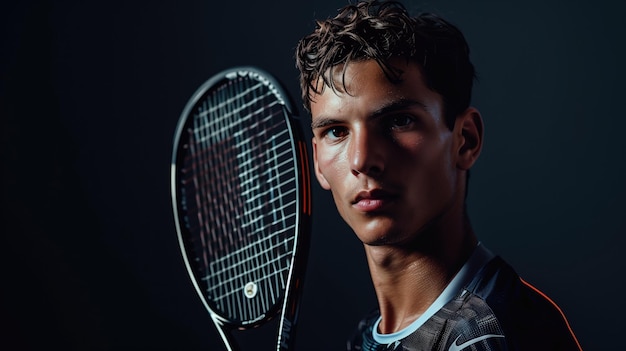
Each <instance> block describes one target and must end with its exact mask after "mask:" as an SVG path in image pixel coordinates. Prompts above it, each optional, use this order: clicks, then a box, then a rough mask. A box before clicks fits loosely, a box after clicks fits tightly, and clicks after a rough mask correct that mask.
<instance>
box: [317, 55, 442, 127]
mask: <svg viewBox="0 0 626 351" xmlns="http://www.w3.org/2000/svg"><path fill="white" fill-rule="evenodd" d="M390 64H391V66H392V67H393V68H394V69H396V70H398V72H399V75H398V76H399V78H400V80H399V81H394V82H392V81H391V80H390V78H389V77H387V75H386V74H385V72H383V70H382V68H381V67H380V65H379V64H378V63H377V62H376V61H374V60H367V61H353V62H350V63H349V64H347V66H345V67H344V66H335V67H334V68H333V69H331V70H330V71H329V72H327V73H326V74H327V79H332V80H333V83H334V87H333V88H331V87H329V86H328V85H323V84H324V82H323V80H322V79H321V78H320V80H319V81H318V85H319V86H323V89H321V91H320V92H319V93H313V94H312V95H311V116H312V118H313V119H315V118H317V117H318V116H332V117H338V116H342V115H348V114H350V115H355V114H361V113H362V114H371V113H372V112H373V111H377V110H379V109H381V108H383V107H384V106H387V105H390V104H393V103H394V102H397V101H415V102H417V103H419V104H420V105H423V106H424V108H425V109H427V110H430V112H432V113H438V112H440V110H441V102H442V98H441V96H440V95H439V94H438V93H436V92H434V91H432V90H430V89H429V88H428V87H427V86H426V84H425V81H424V78H423V76H422V73H421V69H420V66H419V65H418V64H417V63H414V62H410V61H407V60H405V59H401V58H397V59H393V60H392V61H390Z"/></svg>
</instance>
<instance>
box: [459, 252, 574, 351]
mask: <svg viewBox="0 0 626 351" xmlns="http://www.w3.org/2000/svg"><path fill="white" fill-rule="evenodd" d="M468 290H470V291H471V292H472V294H475V295H476V296H478V297H480V298H481V299H482V300H484V301H485V302H486V303H487V305H488V306H489V307H490V308H491V309H492V310H493V313H494V314H495V316H496V317H497V319H498V321H499V322H500V324H501V325H502V329H503V330H504V333H505V334H506V336H507V341H508V343H512V342H513V343H514V344H516V345H521V346H520V347H519V349H534V350H544V349H545V350H553V349H554V350H557V349H558V350H580V346H579V344H578V341H577V340H576V337H575V335H574V333H573V332H572V329H571V327H570V325H569V322H568V321H567V319H566V317H565V314H564V313H563V311H562V310H561V308H560V307H559V306H558V305H557V304H556V303H555V302H554V301H553V300H552V299H550V298H549V297H548V296H547V295H546V294H544V293H542V292H541V291H540V290H539V289H537V288H535V287H534V286H532V285H531V284H529V283H527V282H526V281H524V280H523V279H521V278H520V277H519V276H518V274H517V273H516V272H515V270H514V269H513V268H512V267H511V266H510V265H508V264H507V263H506V262H504V260H502V259H501V258H500V257H495V258H494V259H493V260H491V261H490V262H489V263H488V264H487V265H486V266H485V267H484V268H483V269H482V270H481V271H480V272H479V273H478V274H477V276H476V277H475V278H474V280H473V281H472V283H471V284H470V285H469V286H468Z"/></svg>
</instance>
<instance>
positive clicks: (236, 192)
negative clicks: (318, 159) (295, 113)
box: [185, 78, 297, 320]
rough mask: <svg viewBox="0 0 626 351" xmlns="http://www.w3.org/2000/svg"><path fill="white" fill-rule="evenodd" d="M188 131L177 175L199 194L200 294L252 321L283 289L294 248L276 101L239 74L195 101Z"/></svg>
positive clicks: (290, 180)
mask: <svg viewBox="0 0 626 351" xmlns="http://www.w3.org/2000/svg"><path fill="white" fill-rule="evenodd" d="M188 132H189V133H190V137H189V138H190V143H189V155H188V160H186V164H188V165H187V168H188V171H187V173H189V174H190V177H191V179H185V181H186V183H187V184H189V186H190V187H193V188H195V189H197V190H196V191H195V193H196V194H199V195H197V196H195V198H194V199H193V202H194V203H195V204H196V206H197V208H198V209H199V210H198V211H197V213H198V216H197V218H195V219H194V221H195V222H196V223H195V226H196V227H197V228H198V229H199V231H198V232H199V235H197V238H194V239H193V240H194V246H196V248H197V250H196V251H197V253H198V254H199V255H198V256H199V258H198V260H197V261H198V264H199V266H200V269H201V270H202V271H203V272H204V273H205V275H204V277H203V278H202V280H203V281H205V282H206V287H205V288H206V293H207V295H208V296H209V297H210V298H211V300H213V301H215V303H216V305H217V307H218V309H219V310H220V311H223V312H224V313H225V314H226V315H227V316H229V317H231V318H232V319H236V320H253V319H254V318H258V317H259V316H261V315H263V314H264V313H266V312H267V311H268V310H269V309H270V308H272V306H274V305H275V303H276V301H277V300H278V299H279V298H280V296H281V295H282V294H283V291H284V289H285V286H286V277H287V274H288V270H289V267H290V259H291V252H292V250H293V246H294V234H293V232H294V230H295V226H296V222H297V216H296V210H295V209H296V208H297V190H296V184H295V179H294V175H295V173H296V172H295V165H294V161H293V151H292V148H293V145H292V144H291V142H290V135H289V127H288V126H287V125H286V121H285V118H284V111H283V107H282V105H280V104H278V103H277V101H276V98H275V97H274V96H273V93H272V92H271V91H269V89H267V87H266V86H265V85H263V84H260V83H259V82H257V81H253V80H250V79H244V78H239V79H237V80H233V81H229V83H228V84H226V85H225V86H222V87H221V88H219V89H217V90H216V91H214V92H212V93H211V94H209V95H208V96H207V97H206V98H205V99H204V101H203V102H202V103H201V104H199V106H198V110H197V114H196V115H195V116H194V123H193V127H192V128H189V131H188ZM191 174H193V176H191ZM191 190H192V189H190V193H193V192H191ZM250 284H252V285H250ZM250 286H252V287H254V289H253V290H256V293H252V292H250V293H249V294H248V292H247V291H251V290H247V289H248V288H247V287H250Z"/></svg>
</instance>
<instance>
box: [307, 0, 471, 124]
mask: <svg viewBox="0 0 626 351" xmlns="http://www.w3.org/2000/svg"><path fill="white" fill-rule="evenodd" d="M392 57H404V58H406V59H408V60H410V61H413V62H416V63H417V64H419V66H420V67H421V69H422V73H423V76H424V79H425V83H426V85H427V87H428V88H430V89H431V90H433V91H435V92H437V93H439V94H441V95H442V97H443V100H444V106H445V109H446V111H445V115H446V122H447V125H448V127H449V128H452V125H453V124H454V119H455V118H456V116H457V115H458V114H460V113H462V112H463V111H465V109H466V108H467V107H468V106H469V104H470V100H471V94H472V83H473V80H474V77H475V73H474V66H473V65H472V63H471V62H470V60H469V47H468V45H467V42H466V41H465V38H464V36H463V34H462V33H461V32H460V31H459V30H458V29H457V28H456V27H455V26H453V25H451V24H450V23H448V22H447V21H445V20H443V19H442V18H440V17H437V16H435V15H433V14H421V15H418V16H416V17H411V16H410V15H409V14H408V12H407V11H406V9H405V8H404V7H403V6H402V5H401V4H400V3H398V2H395V1H388V2H382V3H381V2H378V1H367V2H359V3H357V4H355V5H348V6H346V7H344V8H343V9H341V10H340V12H339V14H338V15H337V16H335V17H334V18H332V19H328V20H325V21H318V23H317V28H316V29H315V31H314V32H313V33H311V34H310V35H308V36H307V37H305V38H303V39H302V40H301V41H300V42H299V43H298V47H297V50H296V65H297V67H298V69H299V70H300V86H301V90H302V98H303V101H304V106H305V108H306V109H307V110H309V109H310V104H311V93H312V92H317V93H319V92H320V91H321V89H323V88H324V84H325V85H327V86H329V87H332V88H335V87H336V86H341V85H342V82H337V81H335V80H334V79H333V77H334V75H333V74H328V73H329V70H330V69H337V68H339V69H343V68H345V67H346V64H347V63H349V62H351V61H365V60H375V61H376V62H377V63H378V64H379V65H380V66H381V68H382V69H383V72H385V74H386V76H387V77H388V79H389V80H390V81H392V82H396V81H398V80H399V79H401V77H400V75H399V72H397V70H395V69H394V68H393V67H391V66H390V65H389V59H390V58H392ZM318 78H322V81H323V83H324V84H320V80H319V79H318Z"/></svg>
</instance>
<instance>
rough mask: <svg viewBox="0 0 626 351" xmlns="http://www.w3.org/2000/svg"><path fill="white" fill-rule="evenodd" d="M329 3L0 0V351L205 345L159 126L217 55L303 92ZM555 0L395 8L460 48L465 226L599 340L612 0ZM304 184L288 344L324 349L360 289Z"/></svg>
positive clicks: (617, 332)
mask: <svg viewBox="0 0 626 351" xmlns="http://www.w3.org/2000/svg"><path fill="white" fill-rule="evenodd" d="M344 3H345V2H344V1H342V0H332V1H330V0H324V1H310V2H295V1H286V0H283V1H273V2H258V1H223V2H212V1H208V0H205V1H187V2H182V1H180V2H174V1H171V2H168V3H166V2H153V1H143V2H129V1H119V0H109V1H90V2H83V1H77V0H69V1H35V0H30V1H19V2H18V1H8V2H7V1H5V2H3V5H0V6H1V7H0V14H1V15H0V16H1V17H0V26H1V38H2V42H1V46H0V50H1V53H0V60H1V61H0V63H1V65H0V74H1V76H0V79H1V81H0V116H1V122H0V154H1V159H0V170H1V172H0V174H1V176H2V178H1V189H2V190H1V203H2V208H1V221H0V232H1V236H0V257H1V261H0V266H1V267H2V268H1V270H0V279H1V283H0V284H1V288H0V291H1V292H0V294H1V295H0V300H1V302H0V308H1V310H0V318H1V319H2V324H3V325H4V328H3V329H2V331H1V332H0V335H1V337H0V347H2V348H5V347H4V346H6V345H18V347H15V348H16V349H44V348H45V349H54V348H61V347H62V348H64V349H67V350H88V349H106V350H126V349H146V350H154V349H168V350H169V349H176V350H196V349H204V350H221V343H220V341H219V339H218V338H217V333H216V332H215V328H214V327H213V325H212V322H211V320H210V317H209V316H208V314H207V312H206V311H205V310H204V308H203V306H202V304H201V303H200V300H199V298H198V297H197V296H196V293H195V291H194V289H193V287H192V285H191V283H190V281H189V278H188V276H187V272H186V270H185V268H184V264H183V261H182V258H181V255H180V250H179V248H178V243H177V239H176V231H175V229H174V222H173V215H172V210H171V204H170V193H169V189H170V158H171V156H170V155H171V149H172V137H173V133H174V129H175V127H176V123H177V121H178V118H179V116H180V113H181V111H182V109H183V107H184V106H185V104H186V102H187V100H188V99H189V97H190V96H191V94H192V93H193V92H194V91H195V90H196V89H197V88H198V87H199V86H200V85H201V84H202V83H203V82H204V81H205V80H206V79H208V78H209V77H210V76H211V75H213V74H214V73H217V72H218V71H220V70H222V69H225V68H227V67H231V66H237V65H255V66H258V67H261V68H263V69H265V70H267V71H270V72H272V73H273V74H275V75H276V76H278V77H279V78H280V79H281V80H282V81H284V82H285V84H286V86H287V88H288V89H289V90H290V91H291V92H292V94H293V95H294V96H295V97H296V98H297V101H300V100H299V92H298V85H297V72H296V70H295V68H294V62H293V50H294V47H295V45H296V43H297V41H298V39H299V38H300V37H302V36H303V35H305V34H307V33H308V32H310V31H311V30H312V29H313V27H314V24H313V20H314V19H315V18H318V17H322V18H323V17H327V16H329V15H331V14H334V12H335V9H336V8H338V7H340V6H342V5H343V4H344ZM559 3H560V2H557V1H547V2H544V1H539V0H533V1H524V2H520V1H516V2H504V1H495V0H494V1H473V2H469V1H461V0H458V1H452V0H450V1H424V2H417V1H412V0H410V1H407V2H406V4H407V6H408V7H409V8H410V9H412V10H432V11H435V12H438V13H440V14H442V15H444V17H446V18H448V19H449V20H451V21H452V22H453V23H455V24H457V25H458V26H459V27H460V28H461V29H462V30H463V31H464V33H465V34H466V37H467V39H468V41H469V43H470V46H471V47H472V58H473V61H474V63H475V65H476V67H477V70H478V73H479V76H480V80H479V82H478V83H477V85H476V88H475V96H474V105H475V106H477V107H478V108H479V109H480V110H481V112H482V114H483V118H484V120H485V123H486V140H485V145H484V151H483V154H482V155H481V159H480V160H479V162H478V164H477V166H476V167H475V169H474V171H473V174H472V181H471V188H470V197H469V209H470V214H471V217H472V220H473V224H474V227H475V229H476V231H477V233H478V235H479V237H480V238H481V240H482V241H483V243H485V244H486V245H487V246H488V247H489V248H491V249H492V251H494V252H496V253H498V254H500V255H502V256H503V257H505V258H506V259H507V260H508V261H509V262H510V263H511V264H513V265H514V266H515V267H516V269H517V270H518V271H519V273H520V274H521V275H522V276H523V277H524V278H525V279H526V280H528V281H530V282H532V283H534V284H535V285H537V286H539V287H540V288H541V289H542V290H544V292H546V293H547V294H549V295H550V296H551V297H552V298H553V299H554V300H555V301H556V302H558V303H559V304H560V305H561V307H562V308H563V309H564V310H565V311H566V313H567V315H568V316H569V319H570V322H571V324H572V327H573V328H574V330H575V331H576V332H577V334H578V337H579V339H580V341H581V343H582V345H583V347H584V348H585V349H587V350H602V349H609V348H612V347H613V346H614V345H617V341H619V340H622V337H623V331H622V329H623V322H622V318H621V316H623V315H624V314H625V313H626V307H624V304H623V303H621V294H622V292H623V287H624V284H623V276H624V274H623V269H624V267H625V265H624V263H623V260H622V258H623V256H624V250H623V247H624V244H625V243H626V239H625V238H624V234H626V219H625V210H626V204H625V201H624V198H625V195H626V192H625V187H624V179H625V176H626V166H625V161H626V157H625V150H626V147H625V146H624V129H625V127H626V122H625V117H626V116H625V113H624V110H625V107H624V96H625V93H626V88H625V85H624V82H626V69H624V67H623V62H624V61H625V60H626V49H625V46H624V39H623V37H624V34H626V24H625V23H626V21H624V20H623V13H624V10H625V6H624V5H618V2H617V1H610V0H601V1H594V2H588V1H570V2H567V4H566V5H562V4H559ZM308 118H309V117H308V115H305V114H303V124H304V125H305V129H307V131H308V127H306V125H307V123H308V122H307V121H308ZM314 195H315V207H314V223H313V237H312V242H311V245H310V250H311V256H310V260H309V267H308V272H307V278H306V284H305V292H304V298H303V304H302V309H301V314H300V325H299V332H298V338H299V348H298V349H299V350H339V349H341V348H342V347H343V345H344V340H345V338H346V337H347V335H348V334H349V333H350V331H351V330H352V328H353V327H354V325H355V323H356V322H357V320H358V319H359V318H360V317H361V316H362V314H363V313H365V312H366V311H367V310H369V309H370V308H371V307H373V306H374V304H375V299H374V295H373V291H372V287H371V283H370V280H369V275H368V272H367V269H366V263H365V259H364V255H363V253H362V248H361V247H360V244H359V243H358V242H357V240H356V238H355V237H354V235H353V234H352V233H351V232H350V231H349V230H348V228H347V227H346V226H345V225H344V224H343V223H342V222H341V220H340V219H339V217H338V215H337V214H336V213H335V211H334V207H333V206H332V205H330V201H331V198H330V196H329V194H327V193H325V192H323V191H322V190H321V188H320V187H319V186H317V184H315V188H314ZM7 327H8V328H7Z"/></svg>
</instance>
